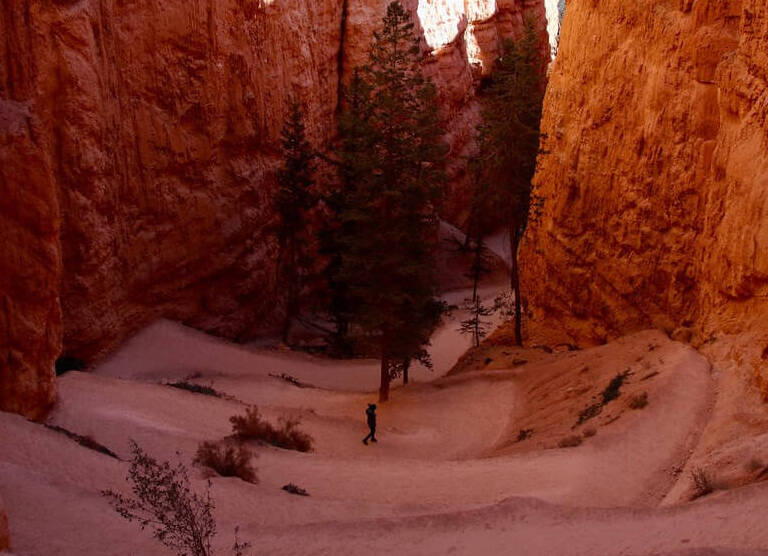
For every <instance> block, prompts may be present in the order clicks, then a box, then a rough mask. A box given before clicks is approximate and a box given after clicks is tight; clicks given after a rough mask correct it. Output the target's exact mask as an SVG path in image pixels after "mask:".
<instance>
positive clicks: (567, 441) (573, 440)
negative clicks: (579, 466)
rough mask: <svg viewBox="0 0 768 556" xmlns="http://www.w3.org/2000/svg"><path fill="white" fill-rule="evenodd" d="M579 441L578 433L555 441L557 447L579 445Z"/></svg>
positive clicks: (580, 440)
mask: <svg viewBox="0 0 768 556" xmlns="http://www.w3.org/2000/svg"><path fill="white" fill-rule="evenodd" d="M581 443H582V438H581V437H580V436H578V435H573V436H566V437H565V438H563V439H561V440H560V442H558V443H557V446H558V448H575V447H576V446H580V445H581Z"/></svg>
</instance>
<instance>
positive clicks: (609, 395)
mask: <svg viewBox="0 0 768 556" xmlns="http://www.w3.org/2000/svg"><path fill="white" fill-rule="evenodd" d="M631 374H632V373H631V371H630V370H629V369H627V370H625V371H624V372H621V373H619V374H617V375H616V376H615V377H613V378H612V379H611V382H609V383H608V386H606V387H605V390H603V391H602V392H601V393H600V395H599V399H598V401H596V402H595V403H593V404H590V405H588V406H587V407H586V408H584V410H583V411H582V412H581V413H579V420H578V421H577V422H576V426H578V425H581V424H582V423H584V422H586V421H588V420H590V419H592V418H594V417H597V416H598V415H600V413H602V411H603V408H604V407H605V406H606V405H607V404H609V403H610V402H612V401H613V400H615V399H616V398H618V397H619V395H620V390H621V387H622V386H623V385H624V382H626V380H627V378H629V375H631Z"/></svg>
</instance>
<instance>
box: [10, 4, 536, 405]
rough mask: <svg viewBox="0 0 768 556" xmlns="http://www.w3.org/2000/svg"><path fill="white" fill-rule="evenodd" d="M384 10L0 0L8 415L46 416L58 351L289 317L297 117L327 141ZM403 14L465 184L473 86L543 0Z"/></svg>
mask: <svg viewBox="0 0 768 556" xmlns="http://www.w3.org/2000/svg"><path fill="white" fill-rule="evenodd" d="M387 3H388V1H386V0H317V1H315V2H304V1H301V0H166V1H164V2H154V1H152V0H138V1H132V2H120V1H114V0H107V1H103V0H101V1H96V0H83V1H80V2H72V1H66V0H59V1H55V2H37V1H34V0H0V161H1V162H2V164H1V165H0V186H2V192H1V195H0V215H1V216H2V220H0V240H1V241H2V242H3V250H2V252H0V276H1V278H0V303H1V304H2V309H3V310H2V312H0V338H2V343H1V344H0V409H6V410H12V411H18V412H21V413H23V414H25V415H28V416H31V417H35V418H39V417H40V416H42V414H43V413H44V411H45V409H46V408H47V407H49V406H50V405H51V403H53V400H54V398H55V392H54V386H55V384H54V379H53V365H54V362H55V360H56V358H57V356H58V355H59V354H60V353H62V352H63V354H64V355H65V356H67V357H71V358H76V359H82V360H84V361H85V362H87V363H89V362H92V361H94V360H95V359H97V358H99V357H101V356H103V355H105V354H106V353H108V352H109V351H110V350H112V349H114V348H115V347H116V346H117V345H118V344H119V343H120V342H121V341H123V340H124V339H125V338H126V337H127V336H129V335H130V334H132V333H133V332H135V331H136V330H138V329H139V328H141V327H142V326H144V325H146V324H147V323H149V322H150V321H152V320H154V319H156V318H158V317H166V318H171V319H175V320H179V321H182V322H185V323H186V324H189V325H191V326H195V327H198V328H201V329H204V330H207V331H210V332H213V333H216V334H219V335H222V336H226V337H229V338H234V339H240V338H246V337H248V336H252V335H253V334H255V333H257V332H259V331H260V330H264V329H267V328H270V327H271V326H272V325H273V324H274V321H275V319H276V318H279V314H278V313H279V311H280V309H279V305H280V304H279V302H278V303H276V302H275V300H276V297H279V289H278V288H277V287H276V284H275V269H274V259H275V245H274V242H273V241H272V239H271V237H272V236H271V234H270V232H269V230H270V226H271V225H272V224H273V223H274V222H273V221H274V214H272V212H271V210H270V205H269V198H270V195H271V191H272V188H273V186H274V169H275V168H276V166H277V164H279V160H280V143H279V136H280V129H281V127H282V123H283V120H284V116H285V114H286V113H287V110H288V107H289V105H290V103H291V102H292V101H293V100H297V101H298V102H300V103H301V104H302V105H303V107H304V110H305V113H306V120H307V121H306V123H307V129H308V132H309V136H310V140H311V141H312V143H313V144H315V145H317V146H322V145H327V143H328V142H329V140H331V139H332V138H333V136H334V134H335V118H336V113H337V108H338V101H339V86H340V83H342V82H343V80H344V78H345V76H347V75H348V72H349V71H350V70H351V67H352V65H353V64H354V63H358V62H360V61H363V60H364V59H365V52H366V50H367V48H368V44H369V41H370V38H371V31H372V30H373V29H374V28H375V27H376V26H378V24H379V23H380V20H381V16H382V15H383V13H384V11H385V9H386V5H387ZM406 5H407V6H408V7H409V8H411V9H412V10H413V11H414V14H415V15H416V20H417V27H418V30H419V32H420V33H422V34H423V36H424V41H423V44H424V65H425V70H426V71H427V73H429V74H430V75H432V76H433V77H434V78H435V80H436V81H437V82H438V86H439V88H440V94H441V97H440V98H441V102H442V104H443V113H444V117H445V121H446V128H447V129H448V128H450V129H451V133H450V134H449V138H448V141H449V143H450V144H451V148H452V150H453V156H452V158H453V160H455V161H456V162H455V164H454V167H453V169H452V175H453V177H454V178H455V180H456V183H460V182H461V173H462V168H463V165H464V161H463V159H462V158H461V157H460V156H459V154H460V153H467V152H469V150H470V145H471V134H472V133H471V132H472V129H473V128H474V123H475V121H476V116H477V110H476V106H475V104H474V101H473V95H474V89H475V86H476V83H477V77H478V76H479V75H480V74H481V73H482V72H483V71H484V70H483V64H484V63H485V64H486V66H487V63H488V61H489V60H491V59H493V57H494V56H495V53H496V52H497V51H498V45H499V41H500V40H501V38H503V37H507V36H510V37H511V36H515V34H516V33H517V32H519V29H520V27H521V23H522V18H523V14H524V13H528V12H529V13H531V14H532V15H533V16H534V17H535V18H536V19H537V21H538V22H539V23H540V27H541V29H542V43H543V44H544V43H545V41H546V38H545V35H544V27H545V21H544V11H543V10H544V8H543V0H503V1H501V0H499V1H496V2H494V1H490V2H489V1H487V0H475V1H470V2H464V1H463V0H461V1H458V0H440V1H435V0H409V1H408V2H406ZM459 189H460V187H455V188H453V190H452V191H451V192H449V195H448V197H449V199H457V198H459V194H458V193H457V191H458V190H459ZM462 210H463V209H462V202H461V201H453V202H452V203H450V202H449V203H448V204H447V206H446V214H448V215H449V216H451V217H452V218H454V219H460V218H461V212H462Z"/></svg>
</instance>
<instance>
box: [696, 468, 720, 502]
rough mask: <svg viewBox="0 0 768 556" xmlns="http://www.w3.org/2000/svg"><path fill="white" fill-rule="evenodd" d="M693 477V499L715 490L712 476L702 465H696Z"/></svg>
mask: <svg viewBox="0 0 768 556" xmlns="http://www.w3.org/2000/svg"><path fill="white" fill-rule="evenodd" d="M691 479H693V494H692V495H691V500H696V499H697V498H701V497H702V496H706V495H707V494H711V493H712V492H714V490H715V487H714V484H713V482H712V478H711V477H710V476H709V474H708V473H707V472H706V471H704V470H703V469H702V468H701V467H695V468H694V469H693V470H692V471H691Z"/></svg>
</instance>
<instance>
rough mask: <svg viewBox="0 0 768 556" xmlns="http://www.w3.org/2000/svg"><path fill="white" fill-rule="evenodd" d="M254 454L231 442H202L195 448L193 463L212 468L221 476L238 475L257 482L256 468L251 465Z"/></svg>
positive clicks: (247, 480)
mask: <svg viewBox="0 0 768 556" xmlns="http://www.w3.org/2000/svg"><path fill="white" fill-rule="evenodd" d="M253 457H254V454H253V453H251V451H250V450H249V449H248V448H247V447H245V446H243V445H241V444H233V443H231V442H203V443H202V444H200V446H199V447H198V449H197V454H196V455H195V463H198V464H200V465H203V466H205V467H208V468H210V469H212V470H214V471H215V472H216V473H218V474H219V475H221V476H222V477H238V478H240V479H242V480H244V481H246V482H248V483H257V482H258V479H257V478H256V470H255V469H254V468H253V466H252V465H251V458H253Z"/></svg>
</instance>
